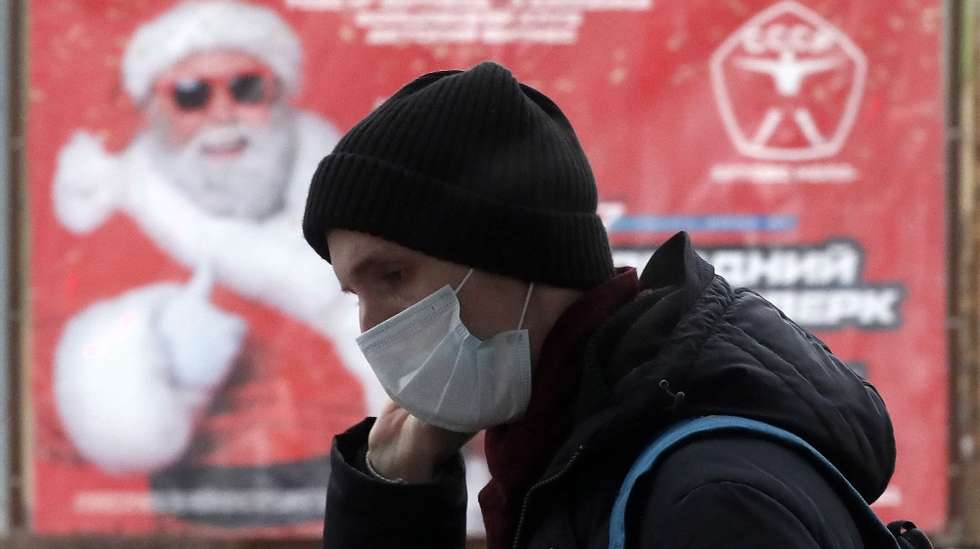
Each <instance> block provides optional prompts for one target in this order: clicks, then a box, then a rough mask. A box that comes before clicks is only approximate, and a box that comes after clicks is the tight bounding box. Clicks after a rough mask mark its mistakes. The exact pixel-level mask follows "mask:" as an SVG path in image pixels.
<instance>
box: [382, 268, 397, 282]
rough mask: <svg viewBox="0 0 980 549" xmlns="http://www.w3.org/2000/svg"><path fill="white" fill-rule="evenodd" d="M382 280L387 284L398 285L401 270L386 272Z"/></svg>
mask: <svg viewBox="0 0 980 549" xmlns="http://www.w3.org/2000/svg"><path fill="white" fill-rule="evenodd" d="M382 278H383V279H384V281H385V282H386V283H388V284H398V283H399V282H401V281H402V272H401V270H394V271H386V272H385V274H384V275H382Z"/></svg>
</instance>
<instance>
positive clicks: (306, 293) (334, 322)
mask: <svg viewBox="0 0 980 549" xmlns="http://www.w3.org/2000/svg"><path fill="white" fill-rule="evenodd" d="M301 57H302V50H301V46H300V42H299V40H298V38H297V36H296V35H295V33H294V32H293V30H292V29H291V28H290V27H289V26H288V25H287V24H286V23H285V22H284V21H283V20H282V19H281V18H280V17H279V16H278V15H277V14H276V13H275V12H274V11H272V10H270V9H267V8H264V7H260V6H255V5H251V4H245V3H239V2H230V1H217V0H211V1H193V2H185V3H180V4H177V5H176V6H174V7H173V8H171V9H170V10H169V11H166V12H165V13H163V14H162V15H160V16H159V17H157V18H156V19H154V20H152V21H149V22H147V23H146V24H145V25H143V26H142V27H141V28H139V29H138V30H137V31H136V33H135V34H134V35H133V37H132V39H131V40H130V42H129V44H128V46H127V48H126V51H125V55H124V58H123V62H122V82H123V87H124V89H125V91H126V93H127V94H128V95H129V96H130V98H131V99H132V100H133V102H134V103H135V104H136V105H137V106H138V107H139V108H140V110H141V112H142V113H143V115H144V117H145V122H146V124H145V128H144V129H143V130H141V132H140V133H139V134H138V135H137V136H136V137H135V138H134V139H133V140H132V141H131V142H130V143H129V144H128V145H127V146H126V147H125V149H124V150H122V151H121V152H119V153H110V152H107V150H106V149H105V148H104V147H103V145H102V143H101V142H100V140H98V139H97V138H96V137H94V135H92V134H91V133H88V132H86V131H84V130H82V131H78V132H76V133H75V134H74V136H72V137H71V138H70V140H69V142H68V143H67V144H66V145H65V146H64V147H63V149H62V150H61V152H60V154H59V156H58V160H57V168H56V172H55V176H54V181H53V191H52V194H53V201H54V209H55V212H56V215H57V218H58V220H59V221H60V222H61V223H62V224H63V225H64V227H65V228H67V229H68V230H69V231H71V232H73V233H75V234H77V235H85V236H86V237H87V236H88V235H93V234H95V233H97V232H98V231H100V230H106V228H105V227H106V226H107V225H111V224H112V223H114V222H127V220H128V222H132V223H133V224H134V225H135V227H137V228H138V230H135V231H132V233H131V234H129V235H127V238H126V239H125V240H124V241H120V242H119V243H118V245H119V246H124V247H125V249H126V251H127V254H128V257H129V260H130V261H131V265H132V271H133V273H136V274H135V275H134V274H133V273H129V275H128V277H130V278H132V277H135V278H137V279H139V280H140V283H138V284H136V285H134V286H132V287H131V288H129V289H127V290H125V291H123V292H122V293H115V294H113V295H107V296H105V297H104V298H102V299H100V300H97V301H95V302H93V303H90V304H88V305H87V306H86V307H85V308H84V309H82V310H80V311H78V312H77V314H75V315H74V316H73V317H72V318H70V319H69V320H68V322H67V323H66V324H65V325H64V327H63V330H62V335H61V336H60V340H59V343H58V345H57V348H56V350H55V358H54V382H53V388H54V396H55V404H56V409H57V414H58V417H59V418H60V421H61V425H62V430H63V431H64V433H65V436H66V437H67V438H68V439H69V441H70V442H71V444H72V445H73V446H74V447H75V448H76V449H77V452H78V454H79V455H80V456H81V458H82V459H84V460H86V461H87V462H90V463H94V464H96V465H97V466H98V467H99V468H100V469H101V470H102V471H104V472H106V473H111V474H126V473H133V472H145V473H148V474H149V477H148V478H149V485H150V486H149V488H151V489H152V491H153V493H154V494H155V502H156V504H158V505H159V507H160V509H161V510H162V511H168V510H170V511H172V512H173V513H174V514H177V515H180V516H184V517H186V518H192V519H203V520H207V521H208V522H212V523H220V524H232V525H236V524H257V523H263V524H268V523H277V522H278V523H283V522H296V521H303V520H309V519H311V518H315V517H317V516H319V514H320V513H322V501H323V491H322V490H323V486H324V484H325V479H326V475H327V473H328V460H327V455H326V454H327V452H328V450H329V447H330V439H331V437H332V435H333V434H334V433H336V432H338V431H341V430H343V429H344V428H345V427H347V426H348V425H349V424H350V423H351V422H352V421H353V420H354V419H356V418H358V417H359V416H361V415H363V414H364V412H365V411H370V410H377V409H379V408H380V406H381V405H382V401H383V399H384V398H385V395H384V393H383V391H382V390H381V389H380V387H379V386H378V384H377V382H376V380H375V378H374V375H373V374H372V373H371V371H370V369H369V368H368V367H367V365H366V363H365V362H364V359H363V357H362V356H361V355H360V352H359V351H358V349H357V348H356V346H355V345H354V344H353V343H354V338H355V337H356V335H357V334H358V327H357V315H356V310H355V308H356V304H355V303H353V302H351V301H350V298H348V297H346V296H344V295H343V294H342V293H341V291H340V289H339V288H338V287H337V283H336V280H335V277H333V276H332V275H331V274H330V271H329V269H330V266H329V265H328V264H327V263H325V262H323V261H322V260H321V259H319V258H318V257H317V256H316V255H315V254H313V253H311V251H310V250H309V248H308V246H307V245H306V244H305V243H304V241H303V237H302V231H301V218H302V208H303V205H304V202H305V198H306V192H307V188H308V185H309V180H310V176H311V175H312V173H313V171H314V170H315V167H316V164H317V162H318V161H319V160H320V159H321V158H322V157H323V156H324V155H325V154H326V153H327V152H329V151H330V150H331V149H332V147H333V146H334V144H335V142H336V139H337V132H336V130H335V129H334V128H333V127H332V126H331V125H330V124H329V123H328V122H327V121H325V120H324V119H323V118H321V117H320V116H318V115H316V114H313V113H310V112H304V111H302V110H299V109H298V108H296V107H294V106H293V105H292V104H291V98H292V97H293V96H294V94H295V92H296V90H297V88H298V86H299V83H300V82H299V80H300V74H301V66H300V64H301ZM120 216H121V217H122V218H124V219H123V220H122V221H120V220H119V218H120ZM156 256H162V257H164V258H165V261H168V262H171V263H175V264H176V268H177V269H178V270H179V271H180V272H183V273H185V275H186V276H184V277H183V278H178V279H172V278H164V279H160V278H158V277H157V275H155V273H154V272H152V271H148V270H147V269H145V268H143V267H141V266H142V265H144V264H145V262H146V261H149V260H150V259H151V258H153V257H156ZM144 271H147V272H144ZM207 490H210V492H209V493H210V494H211V495H212V496H213V495H214V494H215V493H218V494H227V495H228V497H227V498H226V500H227V501H224V502H223V500H221V498H215V497H212V498H211V499H207V498H204V499H201V498H198V499H197V500H187V499H186V498H185V499H183V500H181V499H180V497H178V496H179V494H185V495H186V494H188V493H191V494H193V493H194V492H195V491H197V492H201V491H207ZM222 490H224V492H222ZM289 497H293V499H289ZM249 498H251V499H249ZM263 498H264V499H263ZM270 498H271V499H270ZM297 498H299V499H297ZM304 498H305V499H304ZM189 501H190V503H188V502H189ZM207 501H210V502H211V504H207V503H206V502H207ZM290 501H291V502H293V503H292V505H293V507H289V505H291V504H290V503H289V502H290ZM194 502H196V503H194ZM202 502H205V503H202ZM228 502H234V505H230V504H229V503H228ZM250 502H251V503H250ZM303 502H306V503H303ZM284 509H285V510H284Z"/></svg>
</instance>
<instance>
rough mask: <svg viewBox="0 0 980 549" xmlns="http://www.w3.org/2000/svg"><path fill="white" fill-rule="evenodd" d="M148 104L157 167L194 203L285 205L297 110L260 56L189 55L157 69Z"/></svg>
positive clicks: (238, 212)
mask: <svg viewBox="0 0 980 549" xmlns="http://www.w3.org/2000/svg"><path fill="white" fill-rule="evenodd" d="M146 109H147V114H148V117H149V122H150V128H149V130H150V131H149V135H150V139H151V144H152V145H153V147H152V150H153V153H154V160H155V161H156V164H157V167H158V168H159V169H161V170H163V171H164V172H165V173H166V174H168V175H169V176H170V177H171V179H172V180H173V181H174V182H175V183H176V184H177V185H178V186H179V187H180V188H181V189H182V190H184V191H185V192H186V193H187V194H188V195H189V196H190V198H191V199H192V200H194V201H195V203H197V204H198V205H199V206H201V207H202V208H205V209H207V210H209V211H210V212H212V213H214V214H218V215H231V216H239V217H249V218H262V217H265V216H266V215H269V214H270V213H273V212H275V211H276V210H278V209H279V208H280V207H281V206H282V200H283V192H284V190H285V185H286V183H287V180H288V175H289V172H290V168H291V163H292V154H293V147H294V141H295V129H294V125H293V122H294V116H293V112H292V111H291V110H290V108H289V107H288V105H286V102H285V98H284V94H283V86H282V84H281V82H280V81H279V80H278V78H277V77H276V76H275V74H274V73H273V72H272V71H271V70H270V69H269V68H268V67H266V66H265V65H263V64H262V63H261V62H260V61H258V60H257V59H255V58H254V57H252V56H250V55H247V54H244V53H241V52H233V51H213V52H202V53H196V54H193V55H191V56H188V57H187V58H185V59H183V60H182V61H180V62H179V63H177V64H175V65H174V66H172V67H170V68H169V69H168V70H166V71H164V72H162V73H161V74H160V75H159V76H158V78H157V80H156V82H155V84H154V87H153V93H152V96H151V97H150V101H149V104H148V105H147V106H146Z"/></svg>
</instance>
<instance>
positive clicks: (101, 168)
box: [52, 130, 126, 233]
mask: <svg viewBox="0 0 980 549" xmlns="http://www.w3.org/2000/svg"><path fill="white" fill-rule="evenodd" d="M123 164H124V162H123V161H122V160H121V159H120V158H119V157H118V156H117V155H112V154H110V153H109V152H108V151H106V150H105V147H103V146H102V142H101V141H100V140H99V139H98V138H96V137H95V136H94V135H92V134H91V133H89V132H87V131H84V130H83V131H78V132H75V135H73V136H72V138H71V139H70V140H69V141H68V143H67V144H66V145H65V146H64V147H63V148H62V149H61V152H60V153H58V165H57V167H56V168H55V173H54V187H53V192H52V197H53V199H54V211H55V214H56V215H57V216H58V220H59V221H61V223H62V224H64V226H65V227H67V228H68V229H69V230H70V231H72V232H75V233H87V232H90V231H92V230H94V229H95V228H97V227H98V226H99V225H101V224H102V223H103V222H104V221H105V220H106V218H108V217H109V215H111V214H112V212H114V211H115V210H116V208H117V207H119V204H120V202H121V200H122V189H123V184H124V183H125V178H126V175H125V169H124V166H123Z"/></svg>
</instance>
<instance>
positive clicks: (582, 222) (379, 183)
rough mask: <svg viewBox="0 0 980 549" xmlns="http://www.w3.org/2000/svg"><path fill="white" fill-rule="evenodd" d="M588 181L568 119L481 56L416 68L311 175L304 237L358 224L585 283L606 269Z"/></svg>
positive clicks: (526, 273) (434, 249)
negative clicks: (454, 64) (453, 67)
mask: <svg viewBox="0 0 980 549" xmlns="http://www.w3.org/2000/svg"><path fill="white" fill-rule="evenodd" d="M596 202H597V197H596V186H595V179H594V178H593V176H592V170H591V168H590V167H589V162H588V160H587V159H586V157H585V153H584V152H583V151H582V147H581V145H579V142H578V139H577V138H576V137H575V132H574V130H573V129H572V126H571V124H569V122H568V120H567V119H566V118H565V116H564V115H563V114H562V112H561V111H560V110H559V109H558V107H557V106H556V105H555V104H554V103H553V102H552V101H551V100H550V99H548V98H547V97H545V96H544V94H542V93H540V92H538V91H537V90H534V89H533V88H531V87H529V86H526V85H524V84H521V83H519V82H518V81H517V80H516V79H515V78H514V77H513V75H511V73H510V72H509V71H508V70H507V69H505V68H504V67H502V66H500V65H497V64H495V63H490V62H485V63H481V64H480V65H477V66H476V67H474V68H472V69H470V70H467V71H441V72H434V73H430V74H426V75H424V76H421V77H419V78H417V79H416V80H415V81H413V82H411V83H410V84H408V85H407V86H405V87H404V88H402V89H401V90H399V91H398V93H396V94H395V95H394V96H392V97H391V98H390V99H388V100H387V101H385V102H384V103H383V104H382V105H381V106H380V107H378V108H377V109H375V110H374V112H372V113H371V114H369V115H368V116H367V117H366V118H365V119H363V120H361V121H360V122H359V123H358V124H357V125H356V126H354V128H353V129H352V130H350V132H348V133H347V135H345V136H344V137H343V139H341V140H340V142H339V143H338V144H337V146H336V147H335V148H334V150H333V152H332V153H331V154H329V155H328V156H327V157H326V158H324V159H323V160H322V161H321V162H320V165H319V167H318V168H317V170H316V173H315V174H314V175H313V181H312V183H311V185H310V192H309V196H308V197H307V201H306V213H305V215H304V218H303V234H304V236H305V237H306V241H307V242H308V243H309V244H310V246H312V247H313V249H314V250H316V251H317V253H319V254H320V256H321V257H323V258H324V259H326V260H327V261H330V250H328V249H327V242H326V234H327V232H328V231H329V230H330V229H334V228H342V229H350V230H354V231H360V232H364V233H368V234H371V235H375V236H378V237H381V238H383V239H385V240H389V241H391V242H395V243H398V244H401V245H402V246H405V247H407V248H410V249H413V250H417V251H420V252H423V253H425V254H428V255H431V256H434V257H438V258H440V259H444V260H447V261H452V262H454V263H459V264H462V265H467V266H470V267H475V268H477V269H481V270H484V271H488V272H492V273H497V274H501V275H505V276H509V277H513V278H518V279H522V280H527V281H535V282H543V283H546V284H551V285H554V286H560V287H566V288H580V289H584V288H589V287H591V286H594V285H596V284H598V283H600V282H602V281H604V280H606V279H607V278H609V277H610V276H611V275H612V273H613V267H612V257H611V254H610V251H609V243H608V240H607V237H606V231H605V229H604V228H603V226H602V222H601V221H600V220H599V217H598V216H597V215H596Z"/></svg>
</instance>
